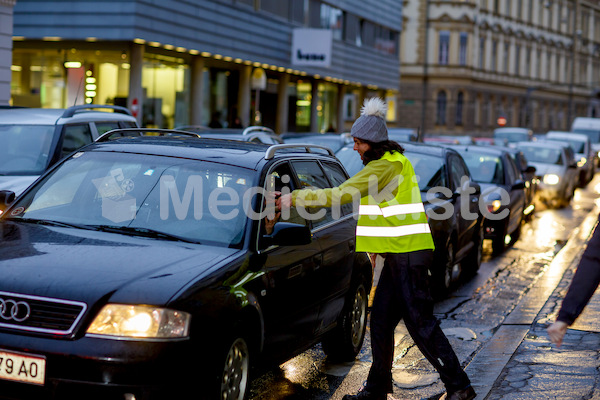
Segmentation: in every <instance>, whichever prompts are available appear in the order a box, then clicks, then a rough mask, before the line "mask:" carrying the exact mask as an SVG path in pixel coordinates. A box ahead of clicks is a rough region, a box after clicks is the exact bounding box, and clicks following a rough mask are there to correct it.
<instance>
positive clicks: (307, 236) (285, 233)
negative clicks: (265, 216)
mask: <svg viewBox="0 0 600 400" xmlns="http://www.w3.org/2000/svg"><path fill="white" fill-rule="evenodd" d="M264 237H265V238H267V240H268V241H269V242H270V244H271V245H278V246H301V245H304V244H309V243H310V242H312V233H311V232H310V228H309V227H308V226H306V225H300V224H293V223H291V222H277V223H276V224H275V225H274V226H273V233H271V234H270V235H265V236H264Z"/></svg>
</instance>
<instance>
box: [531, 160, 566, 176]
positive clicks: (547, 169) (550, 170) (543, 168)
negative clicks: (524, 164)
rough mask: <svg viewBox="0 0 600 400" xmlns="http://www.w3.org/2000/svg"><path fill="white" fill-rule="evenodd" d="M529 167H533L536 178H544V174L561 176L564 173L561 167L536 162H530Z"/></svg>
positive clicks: (563, 168)
mask: <svg viewBox="0 0 600 400" xmlns="http://www.w3.org/2000/svg"><path fill="white" fill-rule="evenodd" d="M529 165H532V166H534V167H535V174H536V175H537V176H544V175H546V174H557V175H560V176H562V175H563V174H564V172H565V167H564V166H562V165H554V164H544V163H538V162H530V163H529Z"/></svg>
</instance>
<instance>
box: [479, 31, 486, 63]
mask: <svg viewBox="0 0 600 400" xmlns="http://www.w3.org/2000/svg"><path fill="white" fill-rule="evenodd" d="M484 61H485V38H484V37H480V38H479V69H483V68H484Z"/></svg>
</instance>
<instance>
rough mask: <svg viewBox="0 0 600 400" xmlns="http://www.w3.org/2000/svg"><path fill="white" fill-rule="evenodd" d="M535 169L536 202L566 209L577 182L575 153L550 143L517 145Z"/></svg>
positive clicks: (538, 142) (546, 141) (537, 142)
mask: <svg viewBox="0 0 600 400" xmlns="http://www.w3.org/2000/svg"><path fill="white" fill-rule="evenodd" d="M516 146H517V148H519V149H520V150H521V151H522V152H523V154H524V155H525V158H527V160H528V161H529V165H532V166H534V167H535V169H536V177H537V179H538V180H539V183H538V188H537V199H538V200H540V201H541V202H542V203H543V204H545V205H546V206H550V207H564V206H566V205H568V204H569V203H570V201H571V199H572V198H573V195H574V194H575V189H576V188H577V184H578V182H579V176H578V173H579V172H578V169H577V161H576V160H575V153H574V152H573V149H571V147H569V145H568V144H567V143H561V142H555V141H550V140H538V141H535V142H518V143H516Z"/></svg>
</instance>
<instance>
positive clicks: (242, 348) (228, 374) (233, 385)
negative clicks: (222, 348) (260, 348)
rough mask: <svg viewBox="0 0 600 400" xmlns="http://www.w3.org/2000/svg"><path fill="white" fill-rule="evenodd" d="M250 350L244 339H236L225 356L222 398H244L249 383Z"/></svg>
mask: <svg viewBox="0 0 600 400" xmlns="http://www.w3.org/2000/svg"><path fill="white" fill-rule="evenodd" d="M248 366H249V352H248V346H247V345H246V342H245V341H244V339H239V338H238V339H236V341H235V342H233V344H232V345H231V347H230V348H229V352H228V353H227V356H226V358H225V366H224V369H223V380H222V382H221V399H222V400H242V399H243V398H244V394H245V393H246V387H247V384H248Z"/></svg>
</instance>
